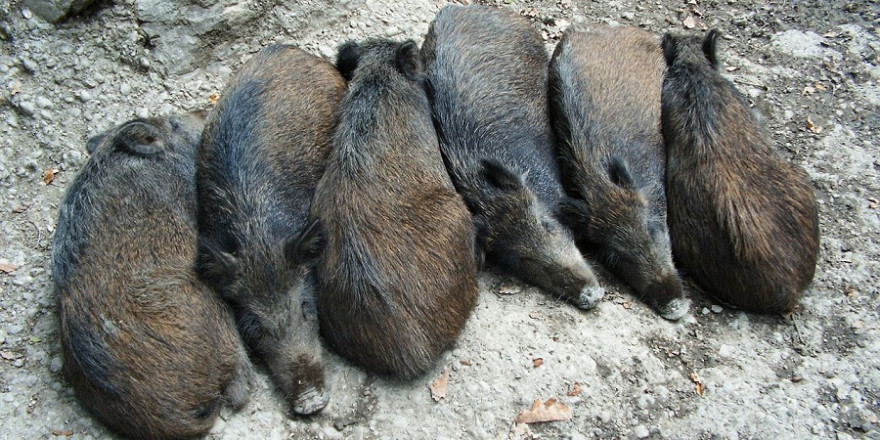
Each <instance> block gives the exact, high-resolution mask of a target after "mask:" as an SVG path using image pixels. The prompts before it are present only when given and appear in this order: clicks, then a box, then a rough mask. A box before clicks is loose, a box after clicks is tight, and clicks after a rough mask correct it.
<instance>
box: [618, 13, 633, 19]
mask: <svg viewBox="0 0 880 440" xmlns="http://www.w3.org/2000/svg"><path fill="white" fill-rule="evenodd" d="M635 17H636V14H634V13H633V12H632V11H626V12H622V13H621V14H620V18H622V19H624V20H632V19H633V18H635Z"/></svg>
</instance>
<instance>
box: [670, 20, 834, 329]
mask: <svg viewBox="0 0 880 440" xmlns="http://www.w3.org/2000/svg"><path fill="white" fill-rule="evenodd" d="M717 38H718V32H717V31H714V30H712V31H710V32H709V33H708V34H707V35H706V38H705V40H703V41H700V39H699V38H697V37H674V36H671V35H666V36H664V37H663V53H664V55H665V57H666V62H667V64H668V65H669V69H668V72H667V74H666V79H665V80H664V82H663V94H662V102H663V136H664V139H665V140H666V146H667V148H668V152H667V154H668V158H667V175H666V182H667V183H666V188H667V194H668V198H669V225H670V226H669V227H670V235H671V238H672V249H673V253H674V255H675V259H676V262H677V263H678V264H679V265H680V266H681V267H682V268H683V269H684V270H685V271H687V273H688V274H689V275H690V276H691V277H693V278H694V280H695V281H697V282H698V283H699V284H700V285H701V286H702V287H704V288H705V289H706V290H707V292H709V293H711V294H713V295H715V296H717V297H718V298H720V299H722V300H724V301H727V302H730V303H732V304H734V305H736V306H738V307H741V308H743V309H746V310H752V311H759V312H770V313H788V312H791V311H792V310H794V308H795V306H796V305H797V302H798V299H799V296H800V294H801V292H802V291H803V290H804V289H805V288H806V287H807V285H808V284H809V283H810V281H811V280H812V278H813V273H814V272H815V270H816V259H817V254H818V252H819V222H818V212H817V208H816V200H815V197H814V195H813V190H812V187H811V186H810V179H809V176H808V175H807V173H806V172H805V171H804V170H803V169H801V168H799V167H797V166H795V165H793V164H790V163H788V162H786V161H785V160H783V159H782V158H781V157H780V156H779V154H778V153H777V152H776V151H775V150H774V148H773V146H772V145H771V143H770V140H769V138H768V136H767V134H766V133H765V132H764V130H763V129H762V127H760V126H759V124H758V122H757V121H756V120H755V118H754V116H753V114H752V112H751V111H750V110H749V107H748V104H747V103H746V101H745V99H744V98H743V96H742V95H741V94H740V93H739V92H738V91H737V90H736V88H735V87H734V86H733V84H731V83H730V82H729V81H727V80H725V79H724V78H723V77H722V76H721V74H720V73H718V70H717V69H718V58H717V56H716V54H715V43H716V40H717Z"/></svg>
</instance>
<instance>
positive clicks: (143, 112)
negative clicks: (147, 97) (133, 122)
mask: <svg viewBox="0 0 880 440" xmlns="http://www.w3.org/2000/svg"><path fill="white" fill-rule="evenodd" d="M134 115H135V116H136V117H138V118H141V119H146V118H148V117H150V110H148V109H147V108H146V107H138V108H137V109H136V110H135V111H134Z"/></svg>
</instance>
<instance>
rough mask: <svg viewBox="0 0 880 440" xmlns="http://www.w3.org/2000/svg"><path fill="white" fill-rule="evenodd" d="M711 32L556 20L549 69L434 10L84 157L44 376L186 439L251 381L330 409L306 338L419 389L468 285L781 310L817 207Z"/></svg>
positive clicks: (232, 88)
mask: <svg viewBox="0 0 880 440" xmlns="http://www.w3.org/2000/svg"><path fill="white" fill-rule="evenodd" d="M717 37H718V34H717V33H716V32H714V31H711V32H709V33H708V35H707V36H706V37H705V39H700V38H697V37H676V36H672V35H666V36H664V37H663V38H662V40H661V38H659V37H657V36H655V35H652V34H650V33H648V32H646V31H643V30H640V29H636V28H627V27H609V26H604V25H591V26H583V25H579V26H573V27H571V28H569V29H568V30H567V31H566V33H565V35H564V36H563V37H562V40H561V41H560V43H559V44H558V46H557V48H556V51H555V53H554V54H553V57H552V60H550V59H548V56H547V53H546V51H545V48H544V45H543V43H542V41H541V38H540V36H539V35H538V34H537V32H536V31H535V30H534V29H533V28H532V27H531V25H530V24H529V23H528V22H527V21H526V20H525V19H524V18H522V17H520V16H518V15H516V14H514V13H512V12H507V11H505V10H502V9H496V8H491V7H478V6H469V7H462V6H448V7H446V8H444V9H442V10H441V11H440V12H439V13H438V14H437V17H436V18H435V20H434V22H433V23H432V24H431V27H430V29H429V31H428V34H427V36H426V37H425V41H424V44H423V45H422V47H421V49H419V47H418V46H417V44H416V43H414V42H412V41H407V42H404V43H399V42H392V41H387V40H369V41H366V42H363V43H346V44H344V45H343V46H341V48H340V49H339V52H338V56H337V61H336V65H335V66H334V65H332V64H330V63H329V62H327V61H325V60H323V59H321V58H318V57H316V56H313V55H310V54H308V53H306V52H304V51H302V50H300V49H297V48H295V47H292V46H281V45H276V46H271V47H268V48H266V49H264V50H263V51H262V52H260V53H258V54H256V55H255V56H254V57H253V58H252V59H251V60H250V61H249V62H248V63H247V64H246V65H245V66H244V67H243V69H242V70H241V71H240V72H238V74H237V75H236V76H235V77H234V78H233V79H232V80H231V82H230V84H229V85H228V86H227V88H226V90H225V92H224V93H223V94H222V97H221V99H220V100H219V102H217V104H216V106H215V107H214V108H213V109H212V110H211V111H210V113H209V114H208V116H207V120H206V121H202V120H199V119H198V118H195V117H190V116H186V117H183V116H182V117H169V118H150V119H137V120H133V121H129V122H126V123H125V124H122V125H121V126H118V127H116V128H114V129H112V130H110V131H108V132H106V133H104V134H102V135H100V136H98V137H95V138H93V139H91V140H89V142H88V149H89V151H90V152H91V153H92V155H91V158H90V160H89V161H88V163H87V164H86V165H85V166H84V167H83V169H82V170H81V171H80V172H79V174H78V175H77V177H76V178H75V179H74V181H73V182H72V183H71V184H70V187H69V189H68V192H67V195H66V197H65V199H64V202H63V203H62V205H61V208H60V213H59V219H58V225H57V230H56V232H55V237H54V242H53V253H52V259H53V277H54V282H55V291H56V294H57V299H58V315H59V318H60V326H61V343H62V349H63V355H64V370H65V372H66V374H67V375H68V377H69V379H70V381H71V384H72V385H73V387H74V389H75V391H76V393H77V395H78V397H79V398H80V400H81V401H82V403H83V405H84V406H85V407H86V408H88V409H89V410H90V411H91V412H92V413H94V414H95V415H96V416H97V417H98V418H99V419H100V420H102V421H103V422H104V423H106V424H107V425H109V426H110V427H111V428H113V429H115V430H117V431H118V432H121V433H123V434H125V435H128V436H131V437H137V438H170V437H175V438H176V437H187V436H197V435H200V434H203V433H205V432H206V431H207V430H208V429H210V427H211V426H212V424H213V422H214V419H215V418H216V416H217V414H218V411H219V408H220V406H221V405H223V404H229V405H232V406H234V407H240V406H242V405H243V404H244V403H245V402H246V401H247V399H248V395H249V393H250V389H251V386H252V382H253V373H252V367H251V363H250V359H249V357H250V356H252V357H254V358H255V359H257V360H259V361H260V362H261V363H262V364H264V365H265V368H266V370H267V371H268V373H269V374H270V376H271V378H272V380H273V381H274V382H275V384H276V385H277V387H278V389H279V392H280V394H281V395H282V396H284V398H285V399H286V400H287V402H288V403H289V405H290V408H291V410H292V411H293V412H294V413H297V414H311V413H314V412H316V411H319V410H321V409H322V408H323V407H324V406H325V405H326V404H327V402H328V393H327V384H326V383H325V378H324V368H323V366H322V359H321V358H322V355H321V351H322V349H323V348H322V343H321V338H319V334H320V336H321V337H323V341H324V342H325V343H326V344H327V345H329V347H330V348H331V349H333V350H334V351H336V352H337V353H339V354H341V355H342V356H344V357H346V358H347V359H349V360H350V361H352V362H354V363H356V364H358V365H360V366H362V367H364V368H366V369H367V370H369V371H372V372H375V373H378V374H387V375H395V376H399V377H404V378H412V377H416V376H418V375H420V374H422V373H424V372H425V371H427V370H428V369H430V368H431V367H432V366H433V364H434V362H435V361H436V359H437V358H438V356H439V355H440V354H441V353H442V352H443V351H444V350H446V349H448V348H449V347H450V346H451V345H452V344H453V343H454V341H455V340H456V338H457V336H458V334H459V332H460V331H461V329H462V327H463V326H464V324H465V322H466V321H467V319H468V316H469V314H470V313H471V311H472V309H473V308H474V305H475V303H476V301H477V296H478V286H477V281H476V277H477V272H478V270H479V269H480V268H481V267H482V266H483V265H484V264H486V265H489V266H492V267H494V268H496V269H497V270H498V271H500V272H502V273H507V274H510V275H513V276H516V277H519V278H521V279H522V280H524V281H526V282H528V283H532V284H534V285H536V286H539V287H540V288H541V289H543V290H544V291H546V292H547V293H548V294H551V295H553V296H554V297H558V298H560V299H563V300H565V301H569V302H571V303H573V304H575V305H576V306H578V307H580V308H583V309H589V308H592V307H594V306H595V305H596V304H597V302H598V301H600V300H601V299H602V297H603V294H604V289H603V288H602V287H601V286H600V285H599V283H598V281H597V279H596V276H595V275H594V274H593V271H592V270H591V268H590V265H589V264H588V262H587V260H585V259H584V257H583V255H582V254H581V251H583V252H584V253H586V254H587V255H591V256H593V257H594V258H596V259H598V260H599V261H601V262H602V263H604V264H605V265H607V267H609V268H610V269H611V270H612V271H613V272H614V273H615V274H616V275H617V276H618V277H619V278H620V279H621V280H623V281H625V282H626V283H628V284H629V285H630V286H631V287H632V288H633V290H634V292H635V294H636V295H638V296H639V297H641V298H642V299H643V300H644V301H646V302H647V303H648V304H650V305H651V306H652V307H653V308H654V309H655V310H656V311H657V312H658V313H659V314H660V315H661V316H663V317H664V318H667V319H670V320H676V319H679V318H681V317H682V316H683V315H685V314H686V313H687V311H688V308H689V301H688V300H687V299H685V297H684V294H683V289H682V281H681V278H680V277H679V272H678V271H679V270H681V271H683V272H684V273H685V274H687V275H688V276H690V277H691V278H692V279H693V280H694V281H695V282H696V283H697V284H698V285H699V286H700V287H701V288H702V289H704V290H705V291H706V292H708V293H710V294H712V295H714V296H716V297H717V298H719V299H721V300H724V301H726V302H728V303H731V304H733V305H735V306H738V307H741V308H743V309H747V310H754V311H761V312H782V313H784V312H790V311H791V310H792V309H793V308H794V307H795V306H796V304H797V301H798V297H799V295H800V292H801V291H803V290H804V289H805V288H806V286H807V285H808V283H809V282H810V281H811V279H812V277H813V273H814V271H815V266H816V258H817V252H818V240H819V231H818V220H817V209H816V204H815V200H814V196H813V192H812V189H811V184H810V181H809V178H808V176H807V175H806V173H805V172H804V171H803V170H801V169H800V168H798V167H796V166H794V165H791V164H789V163H788V162H786V161H785V160H783V159H781V158H780V157H779V156H778V154H777V153H776V151H774V148H773V146H772V145H771V143H770V141H769V140H768V137H767V135H766V134H765V132H764V130H763V129H762V128H761V127H760V126H759V124H758V123H757V122H756V120H755V118H754V116H753V115H752V113H751V112H750V110H749V108H748V105H747V103H746V101H745V100H744V98H743V97H742V96H741V95H740V93H739V92H737V90H736V89H735V88H734V86H733V85H732V84H731V83H730V82H729V81H727V80H725V79H724V78H723V77H722V76H721V75H720V74H719V73H718V71H717V64H718V61H717V57H716V54H715V45H716V39H717Z"/></svg>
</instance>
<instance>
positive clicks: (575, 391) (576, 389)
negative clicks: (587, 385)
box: [568, 382, 581, 397]
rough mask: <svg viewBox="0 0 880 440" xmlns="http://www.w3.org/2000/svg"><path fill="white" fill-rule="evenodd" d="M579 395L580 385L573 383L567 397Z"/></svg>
mask: <svg viewBox="0 0 880 440" xmlns="http://www.w3.org/2000/svg"><path fill="white" fill-rule="evenodd" d="M580 393H581V384H579V383H577V382H575V383H574V385H572V386H571V391H569V392H568V396H569V397H574V396H577V395H578V394H580Z"/></svg>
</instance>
